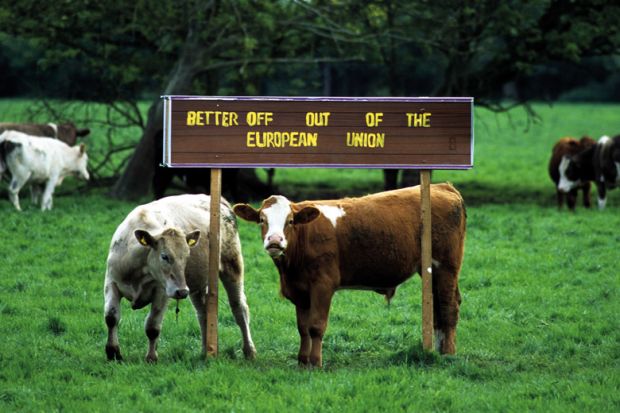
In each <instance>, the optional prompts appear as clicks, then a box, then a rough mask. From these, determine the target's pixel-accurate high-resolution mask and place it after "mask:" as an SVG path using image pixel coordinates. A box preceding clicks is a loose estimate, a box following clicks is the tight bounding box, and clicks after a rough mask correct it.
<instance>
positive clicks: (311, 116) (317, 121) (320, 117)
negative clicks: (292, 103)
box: [306, 112, 331, 126]
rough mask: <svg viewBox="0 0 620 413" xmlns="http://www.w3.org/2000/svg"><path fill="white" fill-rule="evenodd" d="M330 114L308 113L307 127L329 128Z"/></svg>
mask: <svg viewBox="0 0 620 413" xmlns="http://www.w3.org/2000/svg"><path fill="white" fill-rule="evenodd" d="M330 114H331V113H330V112H307V113H306V126H328V123H329V115H330Z"/></svg>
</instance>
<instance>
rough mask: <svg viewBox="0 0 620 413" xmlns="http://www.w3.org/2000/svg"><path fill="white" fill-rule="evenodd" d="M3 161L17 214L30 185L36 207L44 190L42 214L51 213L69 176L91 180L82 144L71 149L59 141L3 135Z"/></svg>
mask: <svg viewBox="0 0 620 413" xmlns="http://www.w3.org/2000/svg"><path fill="white" fill-rule="evenodd" d="M0 159H1V160H2V161H3V162H4V163H5V164H6V166H7V168H8V170H9V171H10V172H11V183H10V184H9V199H10V200H11V202H12V203H13V205H14V206H15V208H16V209H17V210H18V211H21V207H20V205H19V191H20V190H21V189H22V188H23V186H24V185H26V184H27V183H29V184H30V186H31V188H32V190H33V196H32V198H33V201H34V202H35V203H36V202H37V201H38V198H39V196H40V195H41V188H43V191H42V195H41V210H43V211H45V210H50V209H52V195H53V194H54V189H55V188H56V187H57V186H59V185H60V184H61V183H62V181H63V180H64V179H65V178H66V177H67V176H70V175H74V176H77V177H79V178H82V179H84V180H88V179H89V174H88V170H87V165H88V155H87V154H86V148H85V146H84V145H83V144H82V145H79V146H73V147H71V146H69V145H67V144H66V143H64V142H62V141H59V140H57V139H52V138H43V137H38V136H30V135H27V134H25V133H21V132H17V131H6V132H3V133H2V134H0ZM0 172H1V171H0Z"/></svg>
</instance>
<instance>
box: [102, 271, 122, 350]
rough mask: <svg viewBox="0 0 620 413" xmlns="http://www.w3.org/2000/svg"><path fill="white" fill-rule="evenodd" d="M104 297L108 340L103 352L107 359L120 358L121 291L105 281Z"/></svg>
mask: <svg viewBox="0 0 620 413" xmlns="http://www.w3.org/2000/svg"><path fill="white" fill-rule="evenodd" d="M103 295H104V297H105V306H104V310H103V313H104V317H105V323H106V325H107V326H108V341H107V343H106V345H105V353H106V355H107V356H108V360H119V361H120V360H122V359H123V357H122V356H121V348H120V345H119V343H118V323H119V322H120V320H121V306H120V301H121V293H120V291H119V290H118V287H117V286H116V284H114V283H113V282H108V281H106V283H105V286H104V287H103Z"/></svg>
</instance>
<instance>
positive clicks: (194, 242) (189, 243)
mask: <svg viewBox="0 0 620 413" xmlns="http://www.w3.org/2000/svg"><path fill="white" fill-rule="evenodd" d="M187 245H189V246H190V247H193V246H194V245H196V240H195V239H193V238H191V239H190V240H189V241H187Z"/></svg>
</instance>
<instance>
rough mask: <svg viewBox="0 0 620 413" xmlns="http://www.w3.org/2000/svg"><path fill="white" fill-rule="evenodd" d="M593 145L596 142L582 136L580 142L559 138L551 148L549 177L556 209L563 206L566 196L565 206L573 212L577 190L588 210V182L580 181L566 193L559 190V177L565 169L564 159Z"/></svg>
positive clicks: (568, 138) (565, 162)
mask: <svg viewBox="0 0 620 413" xmlns="http://www.w3.org/2000/svg"><path fill="white" fill-rule="evenodd" d="M594 145H596V141H595V140H594V139H592V138H590V137H588V136H584V137H583V138H581V139H580V140H577V139H573V138H570V137H566V138H561V139H560V140H558V141H557V142H556V144H555V145H554V146H553V151H552V152H551V159H549V176H550V177H551V180H552V181H553V182H554V183H555V190H556V198H557V202H558V208H562V205H563V204H564V196H565V195H566V205H567V206H568V208H569V209H570V210H571V211H573V210H575V205H576V203H577V194H578V191H579V190H581V191H582V192H583V206H584V207H586V208H590V205H591V204H590V181H588V180H585V181H582V182H580V183H579V184H578V185H576V186H575V187H574V188H572V189H570V190H569V191H568V192H565V191H564V190H561V189H560V188H559V184H560V175H561V174H562V172H561V168H566V165H567V160H566V159H568V158H570V157H571V156H574V155H577V154H578V153H580V152H583V151H584V150H586V149H588V148H590V147H592V146H594Z"/></svg>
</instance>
